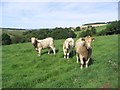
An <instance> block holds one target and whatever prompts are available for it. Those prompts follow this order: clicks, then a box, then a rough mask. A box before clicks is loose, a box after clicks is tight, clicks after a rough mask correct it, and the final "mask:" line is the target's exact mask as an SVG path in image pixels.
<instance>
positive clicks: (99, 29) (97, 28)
mask: <svg viewBox="0 0 120 90" xmlns="http://www.w3.org/2000/svg"><path fill="white" fill-rule="evenodd" d="M106 26H107V25H105V26H100V27H96V30H97V32H100V31H102V30H104V29H106Z"/></svg>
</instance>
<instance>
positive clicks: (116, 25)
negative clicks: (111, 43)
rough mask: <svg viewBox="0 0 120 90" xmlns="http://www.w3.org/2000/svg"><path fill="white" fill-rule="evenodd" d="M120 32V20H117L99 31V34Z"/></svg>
mask: <svg viewBox="0 0 120 90" xmlns="http://www.w3.org/2000/svg"><path fill="white" fill-rule="evenodd" d="M112 34H120V21H115V22H112V23H110V24H108V25H107V27H106V29H104V30H102V31H101V32H99V33H98V35H112Z"/></svg>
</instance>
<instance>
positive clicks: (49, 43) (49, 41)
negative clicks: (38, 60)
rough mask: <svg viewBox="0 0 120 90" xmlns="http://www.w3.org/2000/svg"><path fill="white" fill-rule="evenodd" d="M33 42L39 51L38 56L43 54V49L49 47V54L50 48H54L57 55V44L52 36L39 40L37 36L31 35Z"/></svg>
mask: <svg viewBox="0 0 120 90" xmlns="http://www.w3.org/2000/svg"><path fill="white" fill-rule="evenodd" d="M31 43H32V44H33V46H34V48H35V50H36V51H37V53H38V56H40V55H41V50H42V49H44V48H48V49H49V50H48V54H50V49H52V50H53V52H54V55H55V44H54V40H53V38H52V37H48V38H45V39H42V40H38V39H37V38H35V37H31Z"/></svg>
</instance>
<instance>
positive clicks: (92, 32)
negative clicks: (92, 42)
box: [79, 27, 96, 37]
mask: <svg viewBox="0 0 120 90" xmlns="http://www.w3.org/2000/svg"><path fill="white" fill-rule="evenodd" d="M94 35H96V29H95V28H94V27H89V28H87V30H85V31H82V32H81V33H80V34H79V37H85V36H94Z"/></svg>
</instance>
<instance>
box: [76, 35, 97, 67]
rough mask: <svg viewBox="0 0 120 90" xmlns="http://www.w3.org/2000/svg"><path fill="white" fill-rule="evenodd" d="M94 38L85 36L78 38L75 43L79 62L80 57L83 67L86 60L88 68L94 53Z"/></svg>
mask: <svg viewBox="0 0 120 90" xmlns="http://www.w3.org/2000/svg"><path fill="white" fill-rule="evenodd" d="M94 40H95V38H93V37H90V36H87V37H85V38H80V39H78V40H77V41H76V43H75V49H76V58H77V63H78V62H79V59H80V63H81V69H82V68H83V64H84V61H85V65H86V68H87V67H88V63H89V60H90V58H91V54H92V46H91V43H92V41H94Z"/></svg>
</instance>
